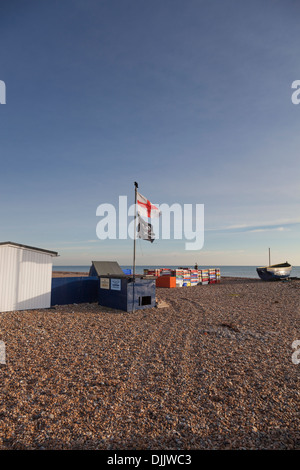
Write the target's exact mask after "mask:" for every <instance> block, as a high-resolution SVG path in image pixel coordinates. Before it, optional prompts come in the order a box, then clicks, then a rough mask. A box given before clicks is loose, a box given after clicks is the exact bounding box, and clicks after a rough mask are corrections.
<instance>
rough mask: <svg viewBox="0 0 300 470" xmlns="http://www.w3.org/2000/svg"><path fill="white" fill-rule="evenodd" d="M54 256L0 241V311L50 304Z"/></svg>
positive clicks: (46, 251)
mask: <svg viewBox="0 0 300 470" xmlns="http://www.w3.org/2000/svg"><path fill="white" fill-rule="evenodd" d="M53 256H58V254H57V253H56V252H54V251H48V250H44V249H41V248H35V247H32V246H27V245H21V244H19V243H13V242H2V243H0V312H9V311H12V310H29V309H36V308H49V307H50V304H51V282H52V257H53Z"/></svg>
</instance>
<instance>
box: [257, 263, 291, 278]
mask: <svg viewBox="0 0 300 470" xmlns="http://www.w3.org/2000/svg"><path fill="white" fill-rule="evenodd" d="M291 270H292V265H291V264H289V263H288V262H287V261H286V262H285V263H280V264H273V265H271V266H264V267H261V268H256V271H257V274H258V275H259V277H260V278H261V279H262V280H263V281H277V280H280V279H287V278H288V277H289V276H290V274H291Z"/></svg>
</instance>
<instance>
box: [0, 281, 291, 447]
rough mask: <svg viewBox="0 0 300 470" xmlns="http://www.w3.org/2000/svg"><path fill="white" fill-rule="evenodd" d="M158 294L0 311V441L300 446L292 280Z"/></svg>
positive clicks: (27, 443) (59, 444)
mask: <svg viewBox="0 0 300 470" xmlns="http://www.w3.org/2000/svg"><path fill="white" fill-rule="evenodd" d="M61 275H67V273H64V274H61ZM72 275H73V274H72ZM80 275H82V273H80ZM156 297H157V306H156V307H155V308H146V309H144V310H138V311H136V312H134V313H125V312H122V311H119V310H114V309H110V308H106V307H102V306H100V305H98V304H97V303H91V304H78V305H76V304H72V305H64V306H55V307H52V308H50V309H44V310H30V311H15V312H5V313H1V314H0V340H1V341H3V342H4V343H5V348H6V349H5V351H6V363H5V364H2V365H0V381H1V388H0V449H1V450H96V449H97V450H102V449H103V450H104V449H106V450H113V449H116V450H117V449H119V450H132V449H134V450H227V449H232V450H240V449H246V450H247V449H249V450H262V449H267V450H273V449H275V450H291V449H294V450H295V449H297V450H298V449H300V431H299V409H300V388H299V385H300V381H299V380H300V364H297V363H295V361H293V360H292V357H293V353H294V352H295V350H294V349H293V347H292V343H293V342H294V341H295V340H300V321H299V314H300V309H299V305H300V302H299V300H300V281H297V280H290V281H280V282H263V281H261V280H259V279H241V278H240V279H239V278H222V279H221V282H220V283H219V284H209V285H202V286H195V287H184V288H173V289H164V288H157V289H156ZM299 357H300V354H299Z"/></svg>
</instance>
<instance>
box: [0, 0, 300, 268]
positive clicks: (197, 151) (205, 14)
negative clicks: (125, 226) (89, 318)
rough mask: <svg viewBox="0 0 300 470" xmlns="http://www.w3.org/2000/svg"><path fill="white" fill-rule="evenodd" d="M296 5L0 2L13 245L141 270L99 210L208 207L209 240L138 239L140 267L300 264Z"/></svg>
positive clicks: (1, 212) (0, 151) (6, 212)
mask: <svg viewBox="0 0 300 470" xmlns="http://www.w3.org/2000/svg"><path fill="white" fill-rule="evenodd" d="M299 16H300V4H299V2H298V1H296V0H280V1H279V0H251V1H250V0H249V1H247V0H244V1H241V0H148V1H145V0H43V1H38V0H27V1H23V0H10V1H7V2H1V4H0V58H1V62H0V80H2V81H3V82H5V85H6V104H3V105H0V133H1V143H0V156H1V172H0V196H1V197H0V221H1V225H0V240H1V241H8V240H9V241H13V242H17V243H23V244H27V245H33V246H38V247H41V248H46V249H49V250H54V251H57V252H58V253H59V255H60V257H59V258H58V259H57V260H55V264H56V265H70V264H73V265H77V264H81V265H87V264H90V261H91V260H103V259H111V260H116V261H118V262H119V264H121V265H123V264H130V263H132V248H133V246H132V245H133V243H132V240H131V239H128V240H118V239H116V240H99V239H98V238H97V235H96V226H97V223H98V222H99V217H97V216H96V210H97V207H98V206H99V205H101V204H104V203H110V204H115V205H116V207H117V204H118V198H119V196H120V195H126V196H127V197H128V204H129V205H130V204H132V203H133V202H134V199H133V198H134V185H133V183H134V181H137V182H138V183H139V190H140V192H141V193H142V194H143V195H144V196H146V197H147V198H148V199H150V200H151V202H153V203H156V204H162V203H165V204H170V205H171V204H173V203H179V204H181V205H183V204H193V205H195V204H204V212H205V224H204V228H205V235H204V246H203V248H202V249H201V250H198V251H186V250H185V248H184V246H185V240H182V241H181V240H174V239H173V240H172V239H171V240H160V239H158V240H155V242H154V243H153V244H150V243H149V242H146V241H141V240H139V241H138V243H137V264H141V265H145V264H146V265H147V264H167V265H168V264H169V265H170V264H174V265H177V264H178V265H182V264H193V263H195V262H198V264H199V265H201V264H204V265H216V264H217V265H264V264H267V262H268V248H269V247H270V248H271V253H272V262H274V263H275V262H282V261H286V260H288V261H289V262H291V263H292V264H293V265H300V236H299V235H300V210H299V209H300V205H299V196H300V178H299V176H300V158H299V149H300V104H299V105H295V104H293V103H292V101H291V96H292V92H293V90H292V89H291V84H292V82H293V81H294V80H300V55H299V51H300V28H299Z"/></svg>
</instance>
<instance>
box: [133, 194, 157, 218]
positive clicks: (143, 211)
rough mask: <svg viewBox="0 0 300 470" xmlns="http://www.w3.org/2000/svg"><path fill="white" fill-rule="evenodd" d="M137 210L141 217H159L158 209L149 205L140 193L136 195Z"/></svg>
mask: <svg viewBox="0 0 300 470" xmlns="http://www.w3.org/2000/svg"><path fill="white" fill-rule="evenodd" d="M137 209H138V213H139V214H140V215H141V216H142V217H149V218H150V219H152V218H154V217H159V216H160V211H159V209H158V208H157V207H156V206H154V204H151V202H150V201H148V199H147V198H145V197H144V196H142V195H141V194H140V193H137Z"/></svg>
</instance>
